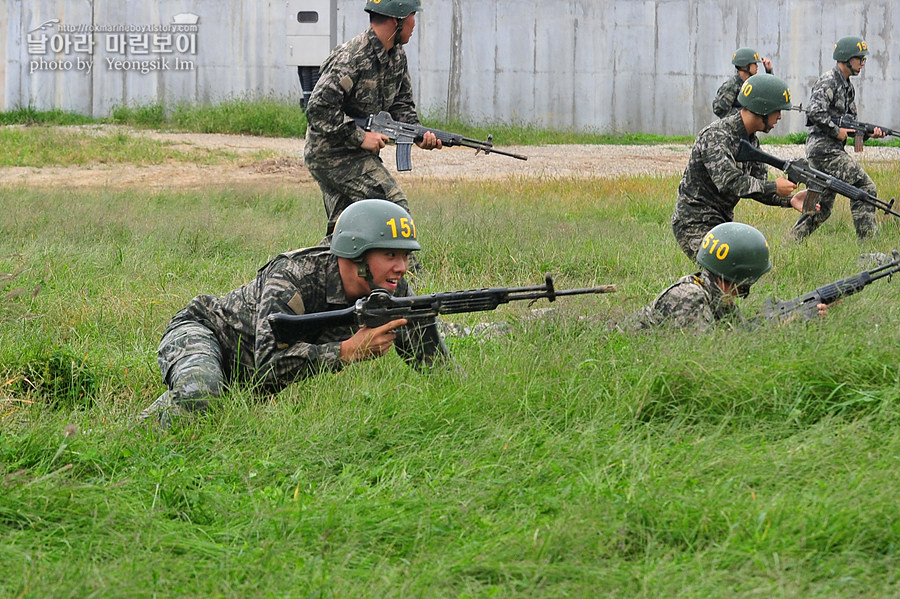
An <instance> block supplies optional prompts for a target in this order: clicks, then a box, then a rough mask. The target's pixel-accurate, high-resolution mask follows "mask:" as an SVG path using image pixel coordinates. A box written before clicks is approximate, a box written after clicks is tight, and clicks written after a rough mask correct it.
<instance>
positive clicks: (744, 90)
mask: <svg viewBox="0 0 900 599" xmlns="http://www.w3.org/2000/svg"><path fill="white" fill-rule="evenodd" d="M738 102H739V103H740V105H741V106H743V107H744V108H746V109H747V110H749V111H750V112H752V113H753V114H758V115H760V116H763V117H764V116H766V115H768V114H772V113H773V112H775V111H776V110H790V109H791V90H789V89H788V86H787V84H786V83H785V82H784V81H782V80H781V79H779V78H778V77H776V76H775V75H769V74H768V73H757V74H756V75H753V76H752V77H749V78H748V79H747V80H746V81H744V85H742V86H741V92H740V93H739V94H738Z"/></svg>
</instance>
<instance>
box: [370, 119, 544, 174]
mask: <svg viewBox="0 0 900 599" xmlns="http://www.w3.org/2000/svg"><path fill="white" fill-rule="evenodd" d="M353 120H355V121H356V124H357V125H359V126H360V127H362V128H363V129H365V130H366V131H374V132H375V133H381V134H382V135H385V136H387V138H388V139H389V140H391V141H393V142H395V143H396V144H397V170H398V171H409V170H412V159H411V158H410V157H409V153H410V150H412V145H413V142H417V141H422V137H423V136H424V135H425V132H426V131H431V132H432V133H434V136H435V137H437V138H438V139H439V140H441V143H442V144H443V145H445V146H447V147H451V146H466V147H468V148H475V153H476V154H478V152H484V153H485V155H487V154H502V155H504V156H512V157H513V158H518V159H519V160H528V156H523V155H521V154H513V153H512V152H504V151H503V150H496V149H494V136H493V135H488V138H487V141H480V140H477V139H470V138H468V137H463V136H462V135H460V134H458V133H448V132H447V131H439V130H437V129H431V128H430V127H423V126H422V125H410V124H409V123H400V122H397V121H395V120H394V119H392V118H391V115H390V113H388V112H386V111H384V110H382V111H381V112H379V113H378V114H370V115H369V116H368V117H367V118H355V119H353Z"/></svg>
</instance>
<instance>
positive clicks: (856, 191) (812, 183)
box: [734, 139, 900, 218]
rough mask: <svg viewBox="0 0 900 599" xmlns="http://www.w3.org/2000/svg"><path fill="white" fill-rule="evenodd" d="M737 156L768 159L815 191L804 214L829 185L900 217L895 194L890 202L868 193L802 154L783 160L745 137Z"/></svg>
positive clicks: (748, 158)
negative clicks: (752, 143) (812, 165)
mask: <svg viewBox="0 0 900 599" xmlns="http://www.w3.org/2000/svg"><path fill="white" fill-rule="evenodd" d="M734 158H735V160H737V161H738V162H747V161H752V162H764V163H766V164H768V165H770V166H774V167H775V168H777V169H779V170H781V171H783V172H784V174H785V176H786V177H787V178H788V180H790V181H792V182H794V183H797V184H800V183H803V184H805V185H806V187H807V189H809V190H810V192H812V193H813V194H815V195H814V196H813V198H812V199H810V198H809V193H810V192H807V201H806V202H804V204H803V213H804V214H812V213H815V202H816V201H817V199H818V195H819V194H820V193H821V192H823V191H825V190H826V189H828V190H831V191H833V192H835V193H839V194H841V195H842V196H845V197H847V198H850V199H851V200H857V201H860V202H865V203H867V204H870V205H872V206H874V207H875V208H877V209H878V210H882V211H884V212H886V213H887V214H890V215H892V216H896V217H898V218H900V212H896V211H894V210H893V206H894V198H891V201H890V202H885V201H884V200H881V199H879V198H878V197H877V196H874V195H872V194H870V193H867V192H865V191H863V190H862V189H860V188H858V187H854V186H852V185H850V184H849V183H847V182H845V181H841V180H840V179H838V178H836V177H832V176H831V175H829V174H828V173H823V172H822V171H819V170H816V169H814V168H812V167H811V166H809V164H808V163H807V162H806V160H805V159H803V158H798V159H796V160H782V159H781V158H778V157H777V156H772V155H771V154H767V153H765V152H763V151H762V150H760V149H758V148H754V147H753V146H752V145H751V144H750V142H748V141H747V140H745V139H742V140H741V142H740V145H739V146H738V151H737V154H735V157H734Z"/></svg>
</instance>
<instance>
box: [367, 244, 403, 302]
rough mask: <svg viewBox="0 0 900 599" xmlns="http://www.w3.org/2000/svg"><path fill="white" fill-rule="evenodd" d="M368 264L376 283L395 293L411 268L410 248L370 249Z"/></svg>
mask: <svg viewBox="0 0 900 599" xmlns="http://www.w3.org/2000/svg"><path fill="white" fill-rule="evenodd" d="M366 264H368V265H369V272H371V273H372V280H373V281H374V282H375V285H376V286H378V287H381V288H382V289H387V290H388V291H390V292H391V293H393V292H394V291H395V290H396V289H397V285H399V284H400V281H401V280H402V279H403V277H404V275H406V271H407V270H408V269H409V251H408V250H391V249H384V250H369V252H368V253H367V254H366Z"/></svg>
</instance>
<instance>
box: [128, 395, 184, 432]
mask: <svg viewBox="0 0 900 599" xmlns="http://www.w3.org/2000/svg"><path fill="white" fill-rule="evenodd" d="M184 412H185V410H184V409H183V408H182V407H181V406H180V405H178V402H176V401H175V394H174V393H172V392H171V391H166V392H165V393H163V394H162V395H160V396H159V397H157V398H156V400H155V401H154V402H153V403H152V404H150V405H149V406H147V407H146V408H144V409H143V410H141V413H140V414H138V417H137V423H138V424H142V423H144V422H146V421H147V420H150V419H152V420H155V421H156V424H157V425H159V427H160V428H164V429H170V428H172V418H173V417H175V418H177V417H179V416H182V415H184Z"/></svg>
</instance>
